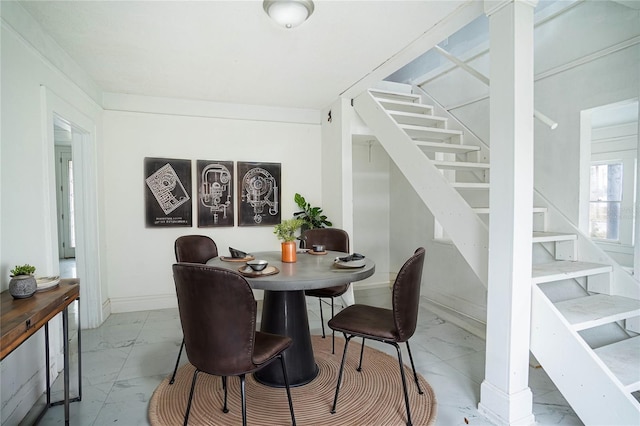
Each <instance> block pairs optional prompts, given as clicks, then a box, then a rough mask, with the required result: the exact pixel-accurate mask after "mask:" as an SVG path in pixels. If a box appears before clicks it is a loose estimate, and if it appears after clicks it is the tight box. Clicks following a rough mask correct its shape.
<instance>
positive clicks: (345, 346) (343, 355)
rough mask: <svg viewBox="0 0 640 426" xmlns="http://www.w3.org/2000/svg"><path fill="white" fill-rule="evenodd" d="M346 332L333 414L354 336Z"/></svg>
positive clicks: (334, 409)
mask: <svg viewBox="0 0 640 426" xmlns="http://www.w3.org/2000/svg"><path fill="white" fill-rule="evenodd" d="M343 334H344V340H345V342H344V351H343V352H342V362H341V363H340V372H339V373H338V384H337V385H336V396H335V397H334V398H333V407H331V414H335V413H336V405H338V392H340V384H341V383H342V371H343V370H344V361H345V359H347V348H348V347H349V341H350V340H351V338H353V336H349V337H347V333H343Z"/></svg>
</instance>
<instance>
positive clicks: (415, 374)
mask: <svg viewBox="0 0 640 426" xmlns="http://www.w3.org/2000/svg"><path fill="white" fill-rule="evenodd" d="M406 343H407V352H409V360H410V361H411V368H413V378H414V379H415V381H416V386H417V387H418V393H419V394H420V395H422V394H423V393H424V392H422V389H420V383H419V382H418V373H416V365H415V364H414V363H413V356H412V355H411V348H410V347H409V341H408V340H407V342H406Z"/></svg>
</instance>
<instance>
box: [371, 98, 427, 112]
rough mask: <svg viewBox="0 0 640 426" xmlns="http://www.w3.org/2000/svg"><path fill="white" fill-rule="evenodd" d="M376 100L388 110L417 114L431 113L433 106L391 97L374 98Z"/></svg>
mask: <svg viewBox="0 0 640 426" xmlns="http://www.w3.org/2000/svg"><path fill="white" fill-rule="evenodd" d="M376 100H377V101H378V102H379V103H380V104H381V105H383V106H384V107H385V109H386V110H387V111H388V112H390V111H405V112H415V113H417V114H425V115H431V114H433V106H431V105H425V104H417V103H414V102H404V101H396V100H392V99H384V98H376Z"/></svg>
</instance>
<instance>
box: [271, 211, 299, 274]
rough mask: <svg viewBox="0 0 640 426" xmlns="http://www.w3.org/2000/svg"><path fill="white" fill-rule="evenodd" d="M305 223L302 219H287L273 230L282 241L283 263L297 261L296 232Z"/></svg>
mask: <svg viewBox="0 0 640 426" xmlns="http://www.w3.org/2000/svg"><path fill="white" fill-rule="evenodd" d="M303 223H304V222H303V221H302V220H301V219H295V218H294V219H285V220H283V221H282V222H280V223H278V224H277V225H276V226H275V227H274V228H273V233H274V234H276V236H277V237H278V239H279V240H281V241H282V243H281V246H282V261H283V262H288V263H293V262H295V261H296V242H295V240H296V231H297V230H298V229H300V228H301V227H302V224H303Z"/></svg>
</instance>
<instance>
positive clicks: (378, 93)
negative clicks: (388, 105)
mask: <svg viewBox="0 0 640 426" xmlns="http://www.w3.org/2000/svg"><path fill="white" fill-rule="evenodd" d="M369 93H371V94H372V95H373V97H374V98H384V99H407V100H410V101H413V102H416V101H420V95H416V94H415V93H402V92H393V91H390V90H383V89H369Z"/></svg>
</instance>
